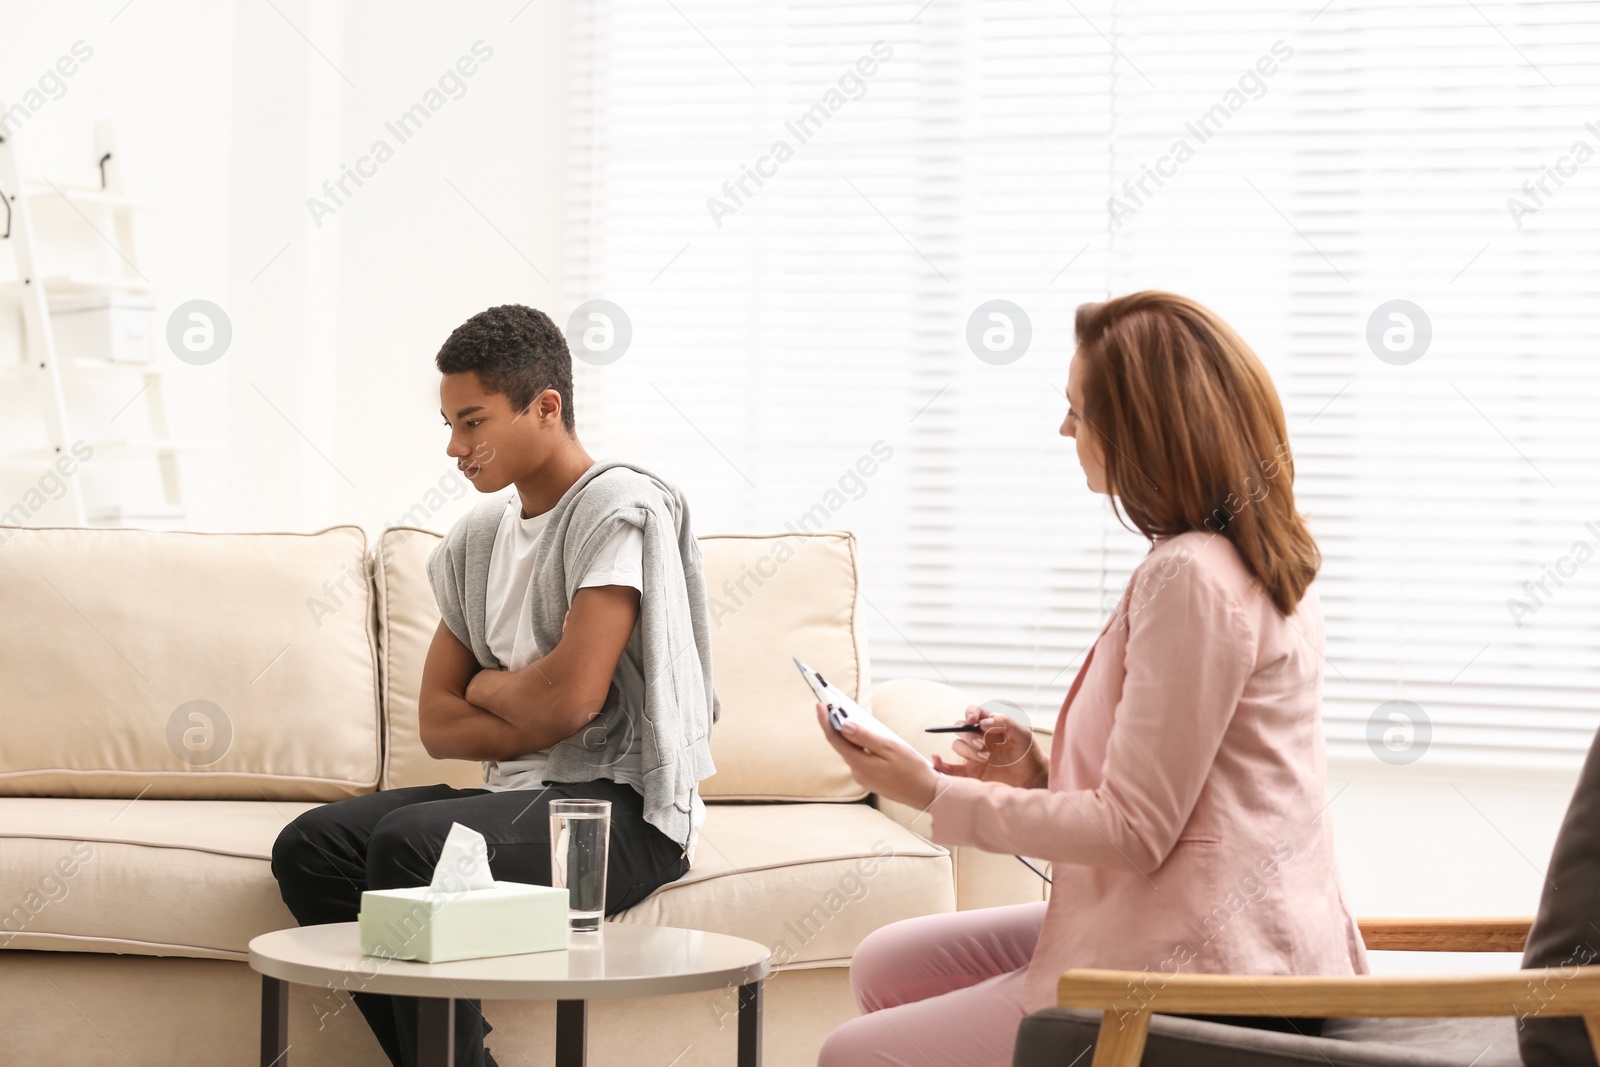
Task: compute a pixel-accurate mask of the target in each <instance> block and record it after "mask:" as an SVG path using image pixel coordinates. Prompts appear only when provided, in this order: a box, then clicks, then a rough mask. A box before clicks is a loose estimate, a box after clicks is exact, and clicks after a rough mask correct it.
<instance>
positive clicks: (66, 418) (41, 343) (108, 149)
mask: <svg viewBox="0 0 1600 1067" xmlns="http://www.w3.org/2000/svg"><path fill="white" fill-rule="evenodd" d="M4 108H5V104H4V102H3V101H0V111H3V110H4ZM95 160H96V162H97V164H98V167H99V170H100V175H101V185H100V186H99V187H93V186H83V185H81V184H78V185H74V184H67V183H63V182H52V181H47V180H42V179H40V180H34V179H30V178H29V177H28V175H27V174H25V173H24V172H23V167H22V165H21V162H20V161H19V160H18V158H17V149H16V144H15V141H14V139H13V138H11V137H7V136H0V192H3V195H4V198H5V206H6V207H7V208H9V211H8V212H7V213H6V215H5V217H4V220H0V225H4V226H5V227H6V229H5V230H4V231H0V232H4V233H5V237H4V238H3V239H0V246H5V245H9V246H10V248H11V251H12V254H13V255H14V256H15V260H16V268H17V270H16V273H17V277H16V279H15V280H13V281H9V282H6V283H4V284H0V295H3V296H8V297H10V298H12V299H15V300H17V301H19V302H20V304H21V310H22V323H23V347H22V359H21V361H20V362H19V363H18V364H17V365H15V366H13V367H8V368H4V369H3V370H0V384H3V385H6V386H11V385H20V384H22V383H24V382H37V383H40V384H41V386H42V389H41V399H42V400H43V405H44V416H45V419H44V422H45V428H46V435H47V439H46V441H44V442H43V443H42V444H41V445H40V446H39V447H35V448H22V449H15V450H12V451H10V452H8V453H7V454H5V455H4V456H0V462H4V463H6V464H8V465H29V466H35V467H37V466H39V465H41V464H44V465H48V464H49V463H50V462H51V461H52V460H54V459H57V458H59V457H61V456H63V455H66V454H68V453H69V452H70V451H71V449H72V446H73V444H74V442H76V441H77V440H78V438H77V437H76V436H74V433H73V428H74V424H75V422H76V421H77V420H75V417H74V416H75V413H74V412H73V411H72V410H70V407H69V404H68V399H67V397H68V390H67V389H66V388H65V385H66V384H67V383H69V382H72V381H75V380H79V379H89V378H104V377H107V376H110V377H115V378H118V379H121V380H126V381H128V382H131V383H132V382H137V383H139V384H140V385H141V387H140V388H139V392H138V393H137V394H136V396H135V398H134V400H135V401H138V400H142V401H143V402H144V404H145V405H146V408H147V411H148V414H149V425H150V432H149V433H148V434H140V435H128V434H120V435H119V434H107V435H105V436H103V437H99V438H95V439H88V440H87V444H88V445H89V446H90V447H91V448H92V449H93V450H94V455H95V456H96V457H98V456H100V455H102V454H105V455H106V456H107V457H108V458H111V457H116V458H119V459H123V458H138V457H139V456H141V455H148V456H149V457H150V458H151V459H153V460H154V461H155V462H156V463H157V464H158V466H159V470H160V478H161V488H162V499H161V500H160V501H159V502H152V503H150V504H140V505H133V504H131V503H130V502H127V501H117V502H108V503H103V504H100V505H94V506H92V505H91V504H90V503H89V502H87V501H86V500H85V499H84V491H83V483H82V479H80V478H76V477H74V478H68V479H66V482H67V489H68V492H67V497H66V502H67V505H68V507H69V508H70V510H71V512H72V514H73V518H74V521H75V522H76V523H77V524H78V525H80V526H89V525H96V526H123V525H148V526H159V527H178V528H181V527H183V526H184V525H186V513H185V509H184V506H183V498H182V484H181V482H180V480H179V477H178V454H179V452H180V451H182V450H184V449H186V448H193V447H198V446H197V445H195V444H194V443H187V444H186V443H184V442H181V441H176V440H173V439H172V437H171V435H170V433H169V427H168V421H167V409H166V392H165V380H166V371H165V370H164V369H163V368H162V367H161V366H159V365H158V364H157V363H156V362H154V361H153V360H152V361H151V362H148V363H145V362H115V361H111V360H108V359H94V358H84V357H82V356H72V357H71V358H67V359H63V358H62V356H61V354H60V353H59V352H58V350H57V345H56V336H55V330H54V328H53V325H52V323H51V318H50V312H51V298H57V299H59V298H61V297H67V296H96V295H109V296H121V295H142V294H146V293H149V292H151V291H152V290H153V286H151V285H150V283H149V282H148V281H147V280H146V279H145V278H143V277H142V276H140V274H139V272H138V268H137V266H136V263H137V258H136V255H135V251H134V239H133V214H134V212H136V211H139V210H142V209H143V208H144V207H145V205H143V204H140V203H138V202H137V201H135V200H132V199H130V198H129V197H128V196H127V195H125V193H124V191H123V184H122V175H121V166H120V160H119V157H118V155H117V151H116V146H115V144H114V143H113V133H112V129H111V124H110V123H109V122H105V121H101V122H98V123H96V124H95ZM44 198H57V199H61V200H64V201H65V202H66V204H67V206H68V207H69V208H70V209H71V211H73V212H76V213H77V214H78V215H80V216H81V217H82V220H83V222H84V224H86V225H90V226H95V224H94V223H93V222H91V221H90V216H91V215H94V216H96V217H98V218H99V219H101V220H104V219H106V218H107V217H109V219H110V220H111V224H112V229H113V230H114V232H115V238H114V243H113V247H114V249H115V250H116V253H117V260H118V264H119V269H120V273H117V274H109V275H94V274H75V273H68V274H61V275H52V276H42V275H41V274H40V270H39V267H40V260H39V240H40V236H39V230H38V228H37V223H36V221H35V215H34V207H35V204H34V200H35V199H39V200H43V199H44ZM95 229H96V231H97V232H100V228H99V227H98V226H95ZM101 237H103V238H105V239H106V240H107V241H108V242H112V238H111V237H110V236H108V235H106V234H105V233H104V232H101ZM155 325H156V324H155V323H153V322H152V323H151V328H152V329H154V328H155ZM152 343H154V339H152ZM132 402H133V401H130V403H132ZM119 415H120V412H119Z"/></svg>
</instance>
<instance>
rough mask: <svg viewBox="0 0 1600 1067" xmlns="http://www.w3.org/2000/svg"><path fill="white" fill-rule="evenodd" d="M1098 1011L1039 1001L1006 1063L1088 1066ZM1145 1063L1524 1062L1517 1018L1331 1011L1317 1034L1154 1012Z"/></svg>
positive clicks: (1485, 1066)
mask: <svg viewBox="0 0 1600 1067" xmlns="http://www.w3.org/2000/svg"><path fill="white" fill-rule="evenodd" d="M1099 1030H1100V1014H1099V1013H1098V1012H1088V1011H1076V1010H1069V1009H1066V1008H1042V1009H1040V1010H1039V1011H1036V1012H1033V1013H1032V1014H1030V1015H1027V1016H1025V1017H1024V1018H1023V1020H1022V1023H1021V1025H1020V1026H1019V1027H1018V1028H1017V1046H1016V1052H1015V1053H1014V1054H1013V1056H1012V1060H1011V1064H1012V1067H1073V1065H1076V1067H1088V1064H1089V1062H1090V1060H1091V1059H1092V1058H1093V1057H1092V1055H1091V1054H1090V1053H1089V1050H1090V1049H1091V1048H1093V1047H1094V1042H1095V1036H1096V1035H1097V1034H1098V1033H1099ZM1142 1063H1143V1067H1329V1065H1331V1067H1469V1065H1471V1067H1522V1060H1521V1059H1520V1058H1519V1056H1518V1054H1517V1022H1516V1020H1515V1019H1512V1018H1509V1017H1508V1018H1500V1019H1330V1020H1328V1022H1327V1025H1326V1026H1324V1028H1323V1036H1321V1037H1302V1036H1300V1035H1299V1034H1280V1033H1273V1032H1271V1031H1268V1030H1250V1029H1247V1028H1245V1027H1240V1026H1225V1025H1223V1024H1221V1023H1209V1022H1199V1021H1196V1020H1194V1019H1181V1018H1177V1017H1174V1016H1170V1015H1157V1016H1155V1017H1154V1018H1153V1019H1152V1020H1151V1022H1150V1040H1149V1042H1148V1043H1147V1044H1146V1045H1145V1050H1144V1060H1143V1061H1142Z"/></svg>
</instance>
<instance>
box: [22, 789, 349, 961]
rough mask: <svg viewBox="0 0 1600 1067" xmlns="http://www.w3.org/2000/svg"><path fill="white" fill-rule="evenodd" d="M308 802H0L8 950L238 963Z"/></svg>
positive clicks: (278, 912)
mask: <svg viewBox="0 0 1600 1067" xmlns="http://www.w3.org/2000/svg"><path fill="white" fill-rule="evenodd" d="M317 806H318V804H316V803H306V802H300V801H259V800H257V801H249V800H151V799H150V798H148V797H145V798H139V799H133V800H120V799H119V800H100V799H94V800H89V799H80V798H58V797H0V907H7V908H9V910H8V911H6V912H4V913H0V948H13V949H46V950H54V951H59V952H130V953H135V954H138V955H145V956H199V957H207V958H213V959H242V958H243V955H242V953H243V950H244V947H245V945H247V944H248V943H249V941H250V939H251V938H252V937H254V936H256V935H257V934H259V933H264V932H266V931H268V930H278V929H282V928H283V927H286V926H293V925H294V924H295V922H294V916H293V915H291V914H289V909H288V908H286V907H284V904H283V898H282V897H280V896H279V895H278V883H277V882H276V881H275V880H274V879H273V877H272V867H271V862H272V843H273V842H274V841H276V840H277V839H278V833H279V832H280V831H281V830H282V829H283V828H284V827H285V826H287V825H288V824H289V823H290V822H291V821H293V820H294V818H295V817H296V816H298V815H299V814H300V813H301V812H303V811H306V810H308V809H310V808H315V807H317Z"/></svg>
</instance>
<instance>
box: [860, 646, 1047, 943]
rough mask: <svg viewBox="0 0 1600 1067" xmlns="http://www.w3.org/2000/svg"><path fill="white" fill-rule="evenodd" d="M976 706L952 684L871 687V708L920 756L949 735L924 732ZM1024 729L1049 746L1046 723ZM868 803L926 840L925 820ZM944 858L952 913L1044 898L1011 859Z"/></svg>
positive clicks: (903, 808)
mask: <svg viewBox="0 0 1600 1067" xmlns="http://www.w3.org/2000/svg"><path fill="white" fill-rule="evenodd" d="M976 703H979V701H978V700H977V699H976V698H975V697H973V696H972V694H970V693H967V692H964V691H963V690H960V689H956V688H954V687H953V686H948V685H943V684H941V683H939V682H929V681H923V680H920V679H912V678H901V679H896V680H894V681H891V682H884V683H882V684H881V685H874V686H873V687H872V698H871V710H872V713H873V714H874V715H875V716H877V717H878V718H879V719H881V720H883V723H884V725H886V726H888V727H889V728H890V729H891V730H893V731H894V732H895V733H897V734H899V735H900V736H901V737H903V738H905V739H906V741H907V742H909V743H910V744H911V745H912V746H913V747H915V748H916V749H917V751H919V752H921V753H922V754H923V755H925V756H931V755H933V753H935V752H938V753H939V754H940V755H948V754H949V752H950V735H949V734H930V733H924V732H923V731H924V729H925V728H926V727H929V726H948V725H950V724H951V723H956V722H960V721H961V716H962V713H963V712H965V711H966V710H967V708H968V707H969V706H971V705H973V704H976ZM1030 725H1032V726H1033V730H1034V733H1035V734H1037V735H1038V737H1037V740H1039V741H1041V742H1043V743H1045V744H1048V743H1049V742H1050V738H1051V729H1050V726H1049V724H1046V725H1044V726H1043V727H1041V725H1040V724H1039V723H1038V721H1037V717H1035V721H1034V722H1033V723H1031V724H1030ZM872 803H873V804H874V805H875V806H876V807H877V808H878V810H879V811H882V812H883V813H884V814H885V815H887V816H889V817H890V818H891V819H893V820H894V821H895V822H897V823H899V824H900V825H901V826H904V827H906V828H907V829H908V830H911V831H912V832H913V833H917V834H920V835H922V836H923V837H925V838H930V839H931V837H930V835H931V834H932V832H933V828H932V824H933V820H932V817H931V816H929V815H927V814H926V813H922V812H918V811H917V810H916V809H914V808H912V807H910V806H908V805H905V804H901V803H899V802H897V801H893V800H889V799H887V798H884V797H879V796H874V797H873V798H872ZM950 857H951V863H952V865H953V867H954V869H955V877H956V909H957V910H958V911H966V910H968V909H969V908H992V907H997V906H999V905H1001V904H1023V903H1027V902H1029V901H1035V900H1044V899H1046V897H1047V896H1048V894H1049V886H1048V884H1047V883H1046V882H1045V881H1044V880H1043V879H1042V878H1040V877H1039V876H1038V875H1037V874H1034V873H1033V872H1032V871H1030V870H1029V869H1028V868H1027V867H1025V866H1023V865H1022V864H1021V863H1019V862H1018V861H1017V859H1016V857H1014V856H1010V855H999V854H996V853H993V852H985V851H983V850H982V849H980V848H972V847H970V846H967V845H957V846H956V847H954V848H952V849H951V850H950ZM1047 869H1048V868H1047Z"/></svg>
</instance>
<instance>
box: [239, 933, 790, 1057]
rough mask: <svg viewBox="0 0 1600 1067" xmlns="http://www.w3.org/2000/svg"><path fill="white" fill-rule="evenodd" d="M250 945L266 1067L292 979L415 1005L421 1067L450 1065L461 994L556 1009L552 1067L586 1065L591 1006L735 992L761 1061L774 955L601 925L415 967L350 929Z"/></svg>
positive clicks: (278, 936)
mask: <svg viewBox="0 0 1600 1067" xmlns="http://www.w3.org/2000/svg"><path fill="white" fill-rule="evenodd" d="M249 948H250V966H251V968H252V969H253V970H256V971H258V972H260V974H261V1063H262V1067H286V1064H287V1062H288V1061H287V1058H286V1056H287V1052H288V1047H289V996H288V983H290V982H294V983H295V984H297V985H317V986H322V985H326V986H329V987H330V988H331V987H334V984H335V983H338V985H339V987H342V988H343V989H344V990H345V991H346V992H357V993H389V994H394V995H398V996H411V997H419V998H421V999H420V1001H419V1008H420V1010H419V1013H418V1020H417V1044H418V1050H417V1052H418V1055H417V1062H418V1064H419V1065H420V1067H454V1064H455V1042H454V1041H453V1040H452V1038H453V1035H454V1033H455V1009H456V1000H457V999H458V998H465V999H479V998H483V999H491V1000H553V1001H555V1002H556V1067H583V1065H584V1064H585V1063H586V1062H587V1056H588V1048H587V1045H588V1018H587V1008H588V1005H587V1002H588V1001H590V1000H595V999H603V998H609V997H646V996H659V995H664V994H669V993H693V992H698V991H701V990H707V989H722V988H727V987H729V986H737V987H738V990H739V1037H738V1050H739V1051H738V1064H739V1067H759V1065H760V1063H761V988H762V982H763V981H764V980H765V979H766V977H767V975H768V973H769V970H770V959H771V955H772V953H771V951H770V950H769V949H768V948H767V946H765V945H762V944H758V943H757V942H754V941H747V940H745V939H744V938H742V937H731V936H729V935H727V934H715V933H710V932H709V931H705V930H685V929H681V928H679V927H675V926H646V925H644V924H642V923H624V922H611V921H609V920H608V921H605V922H602V923H601V924H600V929H599V930H598V931H597V932H595V933H574V934H572V935H571V942H570V944H569V945H568V947H567V948H565V949H555V950H552V951H549V952H529V953H525V954H523V955H520V956H491V957H488V958H486V959H475V960H454V961H451V962H449V963H418V962H416V961H414V960H397V959H388V958H383V957H378V956H364V955H362V953H361V947H360V940H359V937H358V934H357V926H356V924H355V923H353V922H348V923H328V924H326V925H323V926H302V927H295V928H292V929H289V930H277V931H274V932H273V933H270V934H261V935H260V936H259V937H254V938H252V939H251V940H250V946H249Z"/></svg>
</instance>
